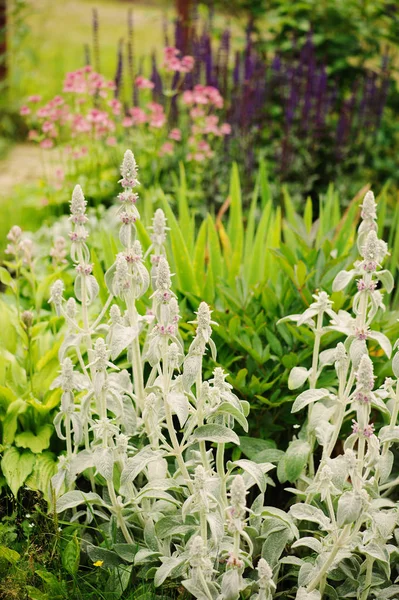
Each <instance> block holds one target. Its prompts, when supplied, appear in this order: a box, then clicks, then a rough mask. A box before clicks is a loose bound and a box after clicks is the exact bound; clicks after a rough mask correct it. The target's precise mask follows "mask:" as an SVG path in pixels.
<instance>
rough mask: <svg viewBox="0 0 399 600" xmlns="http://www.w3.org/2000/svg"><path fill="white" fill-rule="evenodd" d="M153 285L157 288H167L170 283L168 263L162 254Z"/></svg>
mask: <svg viewBox="0 0 399 600" xmlns="http://www.w3.org/2000/svg"><path fill="white" fill-rule="evenodd" d="M155 285H156V288H157V290H169V289H170V287H171V285H172V282H171V273H170V267H169V263H168V261H167V260H166V258H165V257H164V256H161V258H160V259H159V263H158V271H157V280H156V284H155Z"/></svg>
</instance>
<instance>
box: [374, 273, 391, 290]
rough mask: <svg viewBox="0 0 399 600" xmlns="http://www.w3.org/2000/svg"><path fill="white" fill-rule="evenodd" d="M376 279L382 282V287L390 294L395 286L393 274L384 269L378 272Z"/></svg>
mask: <svg viewBox="0 0 399 600" xmlns="http://www.w3.org/2000/svg"><path fill="white" fill-rule="evenodd" d="M376 277H377V278H378V279H379V280H380V281H381V283H382V286H383V287H384V288H385V289H386V291H387V293H388V294H390V293H391V292H392V290H393V288H394V285H395V281H394V278H393V276H392V273H391V272H390V271H387V270H385V269H384V270H383V271H377V272H376Z"/></svg>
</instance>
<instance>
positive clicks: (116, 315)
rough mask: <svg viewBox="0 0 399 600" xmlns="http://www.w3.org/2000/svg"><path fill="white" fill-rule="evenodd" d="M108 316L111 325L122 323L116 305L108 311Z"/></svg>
mask: <svg viewBox="0 0 399 600" xmlns="http://www.w3.org/2000/svg"><path fill="white" fill-rule="evenodd" d="M109 316H110V317H111V323H112V325H116V324H117V323H121V322H122V315H121V311H120V308H119V306H118V305H117V304H113V305H112V306H111V308H110V310H109Z"/></svg>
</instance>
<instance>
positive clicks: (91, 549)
mask: <svg viewBox="0 0 399 600" xmlns="http://www.w3.org/2000/svg"><path fill="white" fill-rule="evenodd" d="M87 554H88V555H89V557H90V560H91V561H92V562H93V563H94V562H97V561H98V560H100V561H102V562H103V563H104V567H106V568H107V567H108V568H110V567H111V568H112V567H118V566H119V565H120V564H121V559H120V558H119V556H118V555H117V554H116V553H115V552H112V550H107V549H106V548H100V547H99V546H92V545H91V544H90V545H88V546H87Z"/></svg>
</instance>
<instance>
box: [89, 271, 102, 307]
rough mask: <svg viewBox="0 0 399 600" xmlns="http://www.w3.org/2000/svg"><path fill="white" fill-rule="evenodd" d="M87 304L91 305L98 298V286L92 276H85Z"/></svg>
mask: <svg viewBox="0 0 399 600" xmlns="http://www.w3.org/2000/svg"><path fill="white" fill-rule="evenodd" d="M86 291H87V303H88V304H91V303H92V302H93V301H94V300H95V299H96V298H97V296H98V293H99V291H100V286H99V285H98V283H97V280H96V278H95V277H94V275H88V276H86Z"/></svg>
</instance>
